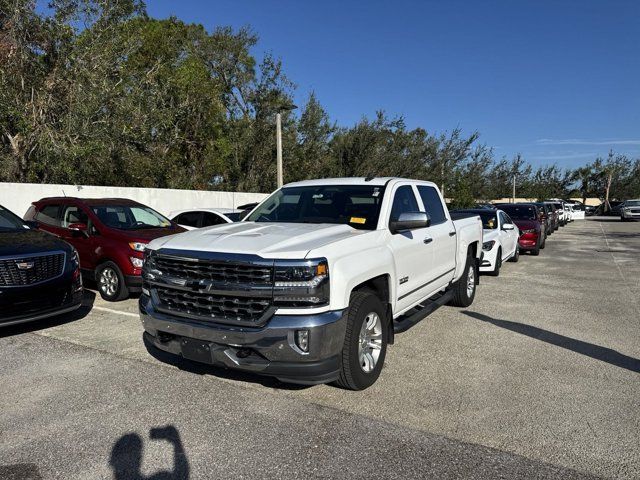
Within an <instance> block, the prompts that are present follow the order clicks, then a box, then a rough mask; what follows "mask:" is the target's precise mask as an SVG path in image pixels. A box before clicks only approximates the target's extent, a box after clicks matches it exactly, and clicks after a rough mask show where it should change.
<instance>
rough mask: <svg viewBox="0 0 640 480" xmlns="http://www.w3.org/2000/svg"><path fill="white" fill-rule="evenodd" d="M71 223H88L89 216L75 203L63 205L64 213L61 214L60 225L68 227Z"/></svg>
mask: <svg viewBox="0 0 640 480" xmlns="http://www.w3.org/2000/svg"><path fill="white" fill-rule="evenodd" d="M72 223H84V224H85V225H87V224H88V223H89V217H88V216H87V214H86V213H85V212H84V211H82V209H81V208H79V207H76V206H75V205H67V206H65V207H64V213H63V214H62V227H63V228H69V225H71V224H72Z"/></svg>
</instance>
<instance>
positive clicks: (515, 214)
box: [499, 203, 547, 255]
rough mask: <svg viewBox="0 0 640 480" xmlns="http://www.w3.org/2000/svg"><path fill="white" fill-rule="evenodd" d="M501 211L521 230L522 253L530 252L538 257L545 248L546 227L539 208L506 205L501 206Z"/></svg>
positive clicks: (521, 204)
mask: <svg viewBox="0 0 640 480" xmlns="http://www.w3.org/2000/svg"><path fill="white" fill-rule="evenodd" d="M499 208H500V210H502V211H504V212H505V213H506V214H507V215H509V217H510V218H511V220H513V222H514V223H515V224H516V226H517V227H518V229H520V239H519V240H518V244H519V245H520V250H521V251H525V250H526V251H530V252H531V254H532V255H538V254H539V253H540V250H541V249H543V248H544V247H545V244H546V238H547V237H546V235H545V232H544V228H545V225H544V223H543V222H542V221H541V220H540V217H539V214H538V212H539V211H538V207H537V206H536V205H535V204H533V203H504V204H500V207H499Z"/></svg>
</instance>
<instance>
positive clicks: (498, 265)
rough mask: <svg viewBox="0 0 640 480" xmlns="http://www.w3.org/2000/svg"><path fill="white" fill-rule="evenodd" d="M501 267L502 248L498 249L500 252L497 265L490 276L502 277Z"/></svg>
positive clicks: (497, 255) (497, 256)
mask: <svg viewBox="0 0 640 480" xmlns="http://www.w3.org/2000/svg"><path fill="white" fill-rule="evenodd" d="M500 267H502V248H501V247H498V252H497V253H496V264H495V266H494V267H493V270H491V271H490V272H489V275H491V276H492V277H497V276H498V275H500Z"/></svg>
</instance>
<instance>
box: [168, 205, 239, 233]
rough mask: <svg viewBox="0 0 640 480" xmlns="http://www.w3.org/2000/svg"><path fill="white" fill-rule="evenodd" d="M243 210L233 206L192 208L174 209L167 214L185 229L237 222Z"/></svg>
mask: <svg viewBox="0 0 640 480" xmlns="http://www.w3.org/2000/svg"><path fill="white" fill-rule="evenodd" d="M242 213H244V211H243V210H236V209H233V208H192V209H187V210H176V211H175V212H171V213H170V214H169V218H170V219H171V220H172V221H174V222H175V223H177V224H178V225H180V226H181V227H183V228H186V229H187V230H195V229H196V228H204V227H211V226H213V225H222V224H225V223H233V222H239V221H240V220H241V215H242Z"/></svg>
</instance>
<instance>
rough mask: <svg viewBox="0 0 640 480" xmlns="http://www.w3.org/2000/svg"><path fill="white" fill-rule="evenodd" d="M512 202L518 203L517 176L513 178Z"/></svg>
mask: <svg viewBox="0 0 640 480" xmlns="http://www.w3.org/2000/svg"><path fill="white" fill-rule="evenodd" d="M511 202H512V203H516V176H515V175H514V176H513V192H512V194H511Z"/></svg>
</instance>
